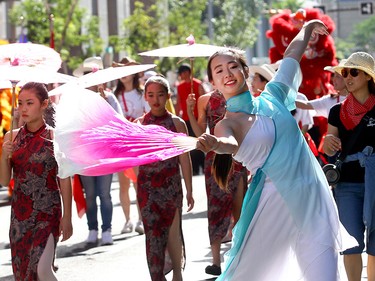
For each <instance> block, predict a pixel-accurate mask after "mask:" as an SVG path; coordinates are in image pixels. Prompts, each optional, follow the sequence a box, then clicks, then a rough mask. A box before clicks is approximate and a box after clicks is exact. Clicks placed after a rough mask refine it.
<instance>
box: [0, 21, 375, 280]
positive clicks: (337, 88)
mask: <svg viewBox="0 0 375 281" xmlns="http://www.w3.org/2000/svg"><path fill="white" fill-rule="evenodd" d="M316 34H319V35H321V36H324V35H327V34H328V31H327V27H326V26H325V25H324V23H323V22H321V21H320V20H311V21H308V22H306V23H305V24H304V25H303V27H301V29H300V31H299V33H298V34H297V35H296V37H295V38H294V39H293V40H292V41H291V42H290V44H289V45H288V47H287V49H286V51H285V53H284V55H283V58H282V60H281V61H279V62H278V63H276V64H264V65H260V66H249V65H248V64H247V62H246V58H245V56H244V52H243V51H241V50H239V49H236V48H223V49H222V50H220V51H218V52H216V53H214V54H213V55H212V56H211V57H210V58H209V59H208V65H207V76H208V80H209V82H210V84H211V86H212V89H213V90H212V91H209V92H206V91H205V87H203V83H202V81H201V80H198V79H197V78H193V77H192V73H191V67H190V66H189V65H187V64H182V65H180V66H179V68H178V71H177V76H178V78H179V82H178V83H176V84H175V85H173V86H175V90H176V92H175V93H174V94H175V95H176V97H177V98H176V103H173V102H172V99H171V95H172V94H173V91H172V90H171V84H170V82H169V81H168V80H167V79H166V78H165V77H164V76H163V75H161V74H158V73H157V72H155V71H149V72H148V73H141V72H140V73H136V74H133V75H129V76H126V77H122V78H120V79H118V80H117V81H116V82H117V84H116V86H115V87H114V88H113V89H108V88H107V86H106V85H105V84H99V85H95V86H92V87H90V88H88V89H89V90H91V91H92V92H93V94H95V93H96V94H100V95H101V97H102V98H103V99H104V100H105V101H106V102H108V103H109V104H110V105H111V107H112V108H113V109H114V112H116V114H121V115H123V116H124V117H125V118H126V119H127V120H129V121H130V122H135V123H139V124H141V125H151V124H152V125H158V126H162V127H165V128H166V129H168V130H170V131H173V132H176V133H183V134H186V135H189V136H193V137H196V140H197V144H196V150H194V151H192V152H190V153H189V152H185V153H182V154H181V155H179V156H177V157H173V158H170V159H167V160H164V161H160V162H154V163H149V164H145V165H141V166H138V167H133V168H130V169H128V170H125V171H121V172H118V173H117V177H118V180H119V186H120V188H119V201H120V203H121V208H122V210H123V213H124V222H123V223H124V226H123V227H122V230H121V233H122V234H126V233H131V232H133V231H136V232H137V233H138V234H140V235H143V234H144V235H145V245H146V247H145V248H146V257H147V264H148V268H149V272H150V278H151V280H155V281H156V280H166V279H165V275H166V274H167V273H169V272H171V271H172V272H173V280H174V281H179V280H183V269H184V267H185V263H186V254H185V253H186V252H185V243H184V236H183V232H182V227H181V226H182V206H183V199H184V195H185V199H186V204H187V206H188V211H191V210H193V208H194V197H193V188H196V187H193V181H192V177H193V175H199V174H202V173H203V174H204V179H205V185H206V194H207V219H208V237H209V241H210V249H211V255H212V263H211V264H209V265H208V266H207V267H206V268H205V272H206V273H207V274H210V275H214V276H219V277H218V279H217V280H259V281H263V280H264V281H267V280H273V281H274V280H280V281H282V280H306V281H316V280H327V281H332V280H339V272H338V256H339V254H342V255H343V256H344V266H345V270H346V273H347V276H348V280H349V281H359V280H360V279H361V273H362V267H363V266H362V264H363V261H362V257H361V254H362V252H363V251H366V252H367V254H368V261H367V278H368V280H370V281H375V234H374V230H375V216H373V215H372V213H373V209H374V207H375V193H374V192H373V191H372V189H373V187H374V184H375V175H374V173H375V156H374V155H375V154H374V152H373V149H374V147H375V121H374V120H375V61H374V58H373V57H372V56H371V55H370V54H368V53H365V52H355V53H353V54H352V55H351V56H349V57H348V58H345V59H343V60H341V61H340V63H339V64H338V65H330V66H326V68H325V70H326V71H327V72H329V73H331V74H332V84H333V88H334V92H331V93H328V94H326V95H324V96H323V97H321V98H319V99H316V100H307V98H306V96H304V95H303V94H301V93H299V86H300V83H301V81H302V77H303V73H301V68H300V64H299V63H300V60H301V59H302V57H303V55H304V52H305V50H306V47H307V45H308V42H309V40H310V38H311V37H312V36H315V35H316ZM129 65H139V63H138V62H136V61H135V60H133V59H131V58H129V57H125V58H123V59H122V60H120V61H119V62H114V63H113V67H123V66H129ZM98 69H103V62H102V60H101V58H100V57H92V58H87V59H85V60H84V61H83V63H82V65H80V66H79V67H78V68H77V69H76V70H75V71H74V72H73V74H74V75H75V76H77V77H80V76H82V75H86V74H88V73H90V72H93V71H97V70H98ZM191 79H193V80H191ZM54 106H58V104H57V105H53V104H52V102H51V100H50V98H49V97H48V90H47V88H46V86H45V85H44V84H41V83H35V82H29V83H26V84H25V85H23V86H22V88H21V89H20V91H19V95H18V105H17V107H18V108H17V114H18V117H19V120H18V121H19V122H17V124H16V126H15V128H14V129H13V130H8V132H7V133H6V134H5V136H4V138H3V144H2V155H1V163H0V164H1V165H0V184H1V185H2V186H8V185H10V182H11V180H14V188H13V192H12V199H11V225H10V232H9V233H10V248H11V255H12V268H13V272H14V277H15V280H17V281H18V280H41V281H43V280H57V275H56V273H55V269H56V268H55V264H54V261H55V251H56V247H57V243H58V241H59V237H60V236H61V235H62V240H61V241H64V240H66V239H69V238H70V237H71V235H73V226H72V222H71V215H72V213H71V212H72V210H71V209H72V180H71V178H70V177H68V178H59V177H58V169H59V167H58V165H57V161H56V158H55V155H54V153H53V150H54V147H53V144H54V143H53V139H54V128H53V126H54V123H53V122H51V119H52V118H51V116H52V117H53V114H52V115H51V112H52V113H53V108H54ZM46 113H49V114H48V115H47V114H46ZM314 116H323V117H324V118H326V119H327V131H326V132H325V134H324V136H323V137H322V140H321V145H320V147H319V148H317V147H316V146H315V145H314V143H313V142H314V141H313V140H312V139H311V137H310V136H309V133H308V132H309V129H310V128H311V127H312V125H313V123H314V122H313V117H314ZM52 121H53V120H52ZM150 137H152V136H150ZM104 145H105V144H104V143H103V146H104ZM322 154H323V155H324V161H318V160H321V159H320V156H321V155H322ZM329 162H330V163H334V165H333V167H334V169H336V170H337V172H338V174H339V180H338V182H337V183H335V184H332V185H331V186H330V185H329V184H328V182H327V180H326V176H325V174H324V172H323V169H322V165H324V164H326V163H329ZM166 175H167V176H166ZM76 176H77V178H78V179H79V180H78V181H74V184H75V185H77V186H74V188H76V189H79V190H80V191H81V192H82V193H84V198H85V205H86V209H85V211H86V219H87V226H88V238H87V240H86V242H87V243H89V244H92V243H95V244H97V243H99V233H101V243H100V244H101V245H112V244H113V239H112V212H113V203H112V198H111V185H112V181H113V174H104V175H100V176H84V175H76ZM183 187H185V189H186V190H185V191H184V190H183ZM131 188H134V190H135V192H136V198H137V200H136V201H137V202H136V204H137V210H138V214H137V215H136V217H137V221H136V222H133V221H132V220H131V215H130V205H131V201H130V196H129V190H130V189H131ZM197 188H199V187H197ZM332 195H333V196H332ZM97 197H99V200H100V204H99V205H98V203H97ZM98 209H99V210H100V215H101V220H102V224H101V231H100V230H99V222H98ZM132 217H134V216H132ZM373 221H374V222H373ZM229 241H231V242H232V246H231V250H230V251H229V252H228V253H227V259H226V261H225V265H224V268H222V262H223V256H222V255H221V244H222V243H223V242H229ZM270 253H272V254H270Z"/></svg>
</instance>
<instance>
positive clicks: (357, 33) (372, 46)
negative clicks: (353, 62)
mask: <svg viewBox="0 0 375 281" xmlns="http://www.w3.org/2000/svg"><path fill="white" fill-rule="evenodd" d="M374 34H375V17H370V18H369V19H367V20H364V21H362V22H360V23H358V24H356V25H355V26H354V30H353V32H352V33H351V34H350V36H349V42H351V43H353V45H354V46H356V49H354V48H353V51H365V52H368V53H370V54H371V53H374V52H375V36H374Z"/></svg>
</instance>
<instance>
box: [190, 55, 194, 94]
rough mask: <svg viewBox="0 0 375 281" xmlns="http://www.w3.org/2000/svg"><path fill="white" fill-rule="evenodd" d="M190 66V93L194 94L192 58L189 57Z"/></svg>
mask: <svg viewBox="0 0 375 281" xmlns="http://www.w3.org/2000/svg"><path fill="white" fill-rule="evenodd" d="M190 67H191V72H190V94H194V83H193V82H194V81H193V78H194V59H193V58H190Z"/></svg>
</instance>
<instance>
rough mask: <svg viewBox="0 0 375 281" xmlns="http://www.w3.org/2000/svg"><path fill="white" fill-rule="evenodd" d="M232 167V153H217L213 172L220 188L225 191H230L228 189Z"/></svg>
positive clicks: (212, 168)
mask: <svg viewBox="0 0 375 281" xmlns="http://www.w3.org/2000/svg"><path fill="white" fill-rule="evenodd" d="M232 169H233V159H232V155H231V154H215V157H214V161H213V163H212V167H211V173H212V175H213V177H214V179H215V181H216V183H217V184H218V186H219V187H220V189H222V190H224V191H225V192H230V190H229V189H228V180H229V174H230V173H231V172H232Z"/></svg>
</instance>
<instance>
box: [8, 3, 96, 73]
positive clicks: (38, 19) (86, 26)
mask: <svg viewBox="0 0 375 281" xmlns="http://www.w3.org/2000/svg"><path fill="white" fill-rule="evenodd" d="M78 3H79V0H48V1H47V0H45V1H41V0H24V1H21V2H20V3H18V4H17V5H15V6H14V7H13V8H12V10H11V11H10V20H11V22H12V23H13V24H14V25H16V26H19V27H23V28H24V29H25V30H26V33H27V37H28V40H29V41H31V42H33V43H38V44H44V45H48V44H49V41H50V36H51V33H50V20H49V18H50V15H51V14H53V15H54V17H53V19H54V20H53V30H54V37H55V49H56V51H57V52H59V53H60V54H61V57H62V60H63V61H64V62H65V63H66V64H67V66H68V67H69V68H70V69H73V68H75V67H77V66H78V64H79V63H81V62H82V60H83V59H84V58H86V57H89V56H93V55H97V54H101V52H102V50H103V40H102V39H101V37H100V35H99V18H98V17H95V16H91V15H88V13H87V11H86V9H84V8H81V7H80V6H79V5H78ZM65 72H67V69H65Z"/></svg>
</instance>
